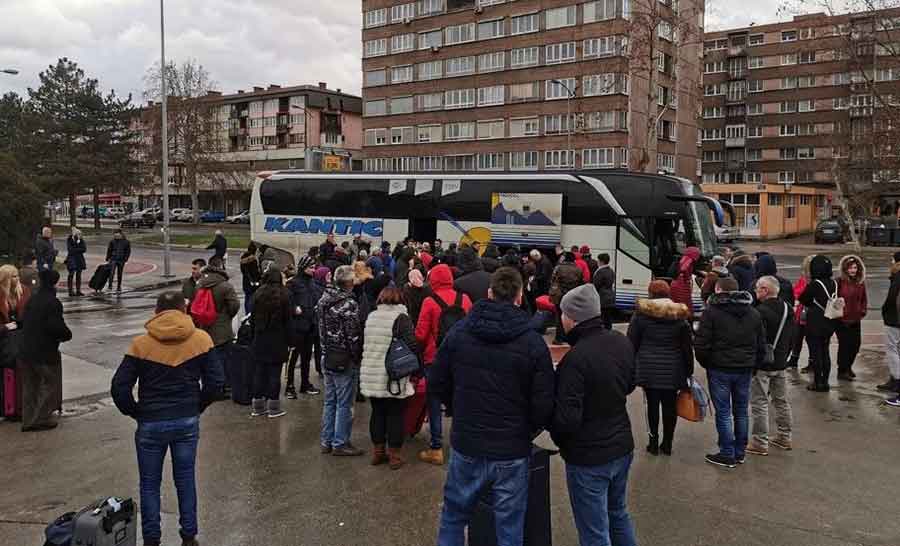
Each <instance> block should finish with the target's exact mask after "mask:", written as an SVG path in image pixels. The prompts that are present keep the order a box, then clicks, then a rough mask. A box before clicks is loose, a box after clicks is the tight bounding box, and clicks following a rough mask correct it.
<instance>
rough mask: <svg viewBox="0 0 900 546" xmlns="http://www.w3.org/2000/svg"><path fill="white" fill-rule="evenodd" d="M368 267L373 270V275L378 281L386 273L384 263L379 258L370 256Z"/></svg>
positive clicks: (367, 262) (367, 261)
mask: <svg viewBox="0 0 900 546" xmlns="http://www.w3.org/2000/svg"><path fill="white" fill-rule="evenodd" d="M366 265H367V266H369V269H371V270H372V275H374V276H375V278H376V279H377V278H378V277H380V276H381V275H382V274H383V273H384V262H382V261H381V258H379V257H378V256H369V259H368V260H366Z"/></svg>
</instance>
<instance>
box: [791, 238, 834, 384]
mask: <svg viewBox="0 0 900 546" xmlns="http://www.w3.org/2000/svg"><path fill="white" fill-rule="evenodd" d="M809 275H810V282H809V285H807V287H806V289H805V290H804V291H803V293H802V294H800V303H801V304H803V305H804V306H806V343H807V345H809V359H810V360H811V361H812V365H813V373H814V379H813V382H812V383H810V384H809V385H807V387H806V389H807V390H809V391H813V392H828V391H829V390H830V387H829V385H828V377H829V376H830V375H831V354H830V353H829V350H828V347H829V345H831V336H833V335H834V332H835V330H837V324H838V319H839V318H840V316H838V315H840V310H841V307H842V305H841V302H840V300H838V286H837V283H836V282H835V281H834V279H832V278H831V275H832V266H831V260H829V259H828V257H827V256H823V255H821V254H819V255H816V256H815V257H814V258H813V259H812V260H811V261H810V263H809Z"/></svg>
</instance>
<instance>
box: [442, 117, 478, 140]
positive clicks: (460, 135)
mask: <svg viewBox="0 0 900 546" xmlns="http://www.w3.org/2000/svg"><path fill="white" fill-rule="evenodd" d="M474 138H475V122H474V121H460V122H456V123H448V124H447V125H445V126H444V140H447V141H452V140H473V139H474Z"/></svg>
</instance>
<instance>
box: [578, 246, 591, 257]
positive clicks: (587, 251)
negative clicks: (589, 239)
mask: <svg viewBox="0 0 900 546" xmlns="http://www.w3.org/2000/svg"><path fill="white" fill-rule="evenodd" d="M578 251H579V253H580V254H581V255H582V256H584V255H585V254H590V253H591V247H589V246H587V245H582V246H581V248H579V249H578Z"/></svg>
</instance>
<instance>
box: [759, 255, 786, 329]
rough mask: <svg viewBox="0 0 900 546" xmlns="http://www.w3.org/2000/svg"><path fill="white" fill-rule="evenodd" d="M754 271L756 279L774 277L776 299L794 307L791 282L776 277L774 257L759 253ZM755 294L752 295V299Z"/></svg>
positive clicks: (778, 276) (776, 270) (776, 268)
mask: <svg viewBox="0 0 900 546" xmlns="http://www.w3.org/2000/svg"><path fill="white" fill-rule="evenodd" d="M754 269H755V270H756V278H757V279H759V278H760V277H765V276H766V275H771V276H772V277H775V279H776V280H777V281H778V299H780V300H781V301H783V302H785V303H786V304H788V305H790V306H791V307H793V306H794V287H793V285H792V284H791V281H789V280H787V279H785V278H784V277H782V276H780V275H778V264H776V263H775V257H774V256H772V255H771V254H768V253H760V254H758V255H757V257H756V265H755V266H754ZM755 297H756V294H754V298H755ZM773 335H774V334H773Z"/></svg>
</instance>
